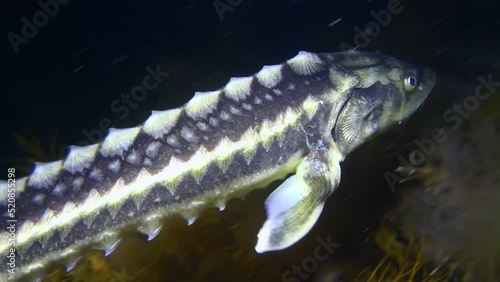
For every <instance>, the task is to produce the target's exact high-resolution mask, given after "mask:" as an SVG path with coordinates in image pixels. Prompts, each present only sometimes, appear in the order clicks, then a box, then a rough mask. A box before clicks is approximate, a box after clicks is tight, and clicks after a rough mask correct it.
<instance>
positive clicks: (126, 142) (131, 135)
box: [99, 126, 141, 158]
mask: <svg viewBox="0 0 500 282" xmlns="http://www.w3.org/2000/svg"><path fill="white" fill-rule="evenodd" d="M139 131H141V127H140V126H137V127H131V128H122V129H117V128H110V129H109V131H108V135H107V136H106V138H105V139H104V142H103V143H102V146H101V149H100V150H99V151H100V153H101V154H102V155H103V156H105V157H108V156H109V157H113V156H120V157H122V158H123V152H125V151H126V150H128V148H129V147H130V146H131V145H132V143H133V142H134V140H135V138H136V137H137V134H139Z"/></svg>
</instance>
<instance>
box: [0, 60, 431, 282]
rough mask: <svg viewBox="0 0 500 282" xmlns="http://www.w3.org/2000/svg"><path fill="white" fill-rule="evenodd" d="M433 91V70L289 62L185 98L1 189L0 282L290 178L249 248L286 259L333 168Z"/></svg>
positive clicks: (332, 181) (317, 208)
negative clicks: (12, 226) (12, 261)
mask: <svg viewBox="0 0 500 282" xmlns="http://www.w3.org/2000/svg"><path fill="white" fill-rule="evenodd" d="M435 81H436V78H435V74H434V72H433V71H432V70H430V69H428V68H425V67H417V66H414V65H411V64H408V63H405V62H402V61H400V60H397V59H394V58H392V57H388V56H385V55H383V54H380V53H378V52H361V51H348V52H340V53H309V52H299V54H298V55H297V56H295V57H294V58H292V59H290V60H288V61H286V62H284V63H282V64H278V65H270V66H264V67H263V68H262V70H260V71H259V72H258V73H256V74H254V75H252V76H249V77H240V78H231V79H230V81H229V82H228V83H227V84H226V85H225V86H224V87H222V88H221V89H219V90H216V91H211V92H196V93H195V94H194V97H193V98H192V99H191V100H189V101H188V102H187V103H186V104H185V105H184V106H182V107H180V108H177V109H170V110H166V111H152V113H151V116H150V117H149V118H148V119H147V120H146V121H145V122H144V123H143V124H141V125H139V126H136V127H133V128H125V129H109V132H108V134H107V136H106V137H105V139H104V140H103V141H102V142H101V143H99V144H94V145H90V146H82V147H78V146H70V148H69V153H68V154H67V156H66V157H65V159H64V160H59V161H55V162H50V163H36V166H35V168H34V170H33V172H32V174H31V175H29V176H27V177H24V178H20V179H18V180H17V181H16V182H15V185H12V182H7V181H2V182H1V183H0V205H1V207H2V209H4V210H6V209H7V203H8V200H9V198H12V197H14V195H13V194H12V191H13V190H12V189H15V199H16V200H15V208H16V210H17V211H18V213H16V218H15V220H17V230H16V232H15V234H16V238H15V241H14V242H15V243H14V244H15V245H13V243H12V242H13V241H9V235H10V233H9V232H8V231H6V230H5V229H3V230H2V232H1V234H0V236H1V237H0V253H1V254H2V261H3V263H2V265H1V272H2V273H1V275H2V277H0V278H2V279H1V280H2V281H5V279H8V278H12V277H11V275H9V273H8V271H7V263H8V258H6V254H7V253H8V251H9V250H10V249H11V248H15V250H16V254H17V261H16V276H15V278H21V277H31V278H35V279H36V278H38V277H43V275H45V273H44V266H45V265H47V264H49V263H54V262H56V263H61V264H70V263H71V262H73V261H75V259H77V258H78V257H80V256H81V255H82V253H83V251H84V250H88V249H101V250H103V251H105V252H106V255H107V254H109V253H111V252H112V251H113V250H114V249H115V247H116V246H117V244H118V243H119V242H120V239H121V236H122V235H123V234H122V233H123V231H124V230H130V229H131V228H135V229H137V230H138V232H141V233H144V234H146V235H147V236H148V240H152V239H153V238H154V237H155V236H156V235H157V234H158V232H159V231H160V230H161V228H162V224H161V222H162V219H163V218H165V217H166V216H169V215H172V214H180V215H182V216H183V217H184V218H186V220H188V222H189V223H192V221H194V219H196V217H197V215H198V214H199V213H200V211H201V210H202V209H204V208H207V207H214V206H215V207H224V206H225V204H226V202H227V201H228V200H230V199H232V198H235V197H243V196H245V195H246V194H247V193H249V192H250V191H251V190H254V189H256V188H263V187H266V185H267V184H269V183H270V182H272V181H274V180H277V179H283V178H285V177H286V176H288V175H291V176H289V177H288V178H287V179H286V180H285V181H284V182H282V184H281V185H280V186H279V187H278V188H277V189H276V190H275V191H274V192H272V193H271V194H270V196H269V197H268V198H267V200H266V201H265V209H266V214H267V219H266V221H265V222H264V224H263V227H262V228H261V230H260V231H259V233H258V235H257V237H258V239H257V244H256V246H255V251H256V252H258V253H264V252H269V251H277V250H281V249H285V248H287V247H289V246H291V245H293V244H294V243H296V242H297V241H298V240H300V239H301V238H302V237H304V236H305V235H306V234H307V233H308V231H309V230H310V229H311V228H312V227H313V225H314V224H315V222H316V221H317V219H318V217H319V216H320V214H321V211H322V209H323V206H324V204H325V200H326V199H327V198H328V197H329V196H330V195H331V194H332V193H333V192H334V190H335V188H336V187H337V186H338V184H339V181H340V166H339V163H340V162H341V161H343V160H344V158H345V156H346V155H347V154H348V153H349V152H351V151H352V150H354V149H355V148H356V147H358V146H359V145H361V144H362V143H363V142H364V141H365V140H366V139H367V138H369V137H371V136H373V135H374V134H375V133H378V132H380V131H382V130H384V129H386V128H387V127H389V126H390V125H392V124H395V123H401V122H402V121H403V120H405V119H407V118H408V117H409V116H410V115H411V114H412V113H413V112H415V110H416V109H417V108H418V107H419V106H420V105H421V104H422V102H423V101H424V100H425V98H426V97H427V95H428V94H429V93H430V92H431V89H432V88H433V87H434V84H435ZM9 189H10V190H9ZM11 207H12V206H10V207H9V208H11Z"/></svg>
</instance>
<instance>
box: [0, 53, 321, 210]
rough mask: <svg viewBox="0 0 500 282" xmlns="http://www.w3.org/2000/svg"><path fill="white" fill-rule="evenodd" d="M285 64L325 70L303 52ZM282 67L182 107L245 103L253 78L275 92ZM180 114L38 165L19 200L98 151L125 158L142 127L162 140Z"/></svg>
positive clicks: (1, 186) (195, 111) (207, 109)
mask: <svg viewBox="0 0 500 282" xmlns="http://www.w3.org/2000/svg"><path fill="white" fill-rule="evenodd" d="M286 64H287V65H288V66H289V67H290V68H291V69H292V70H293V71H294V72H295V73H297V74H299V75H311V74H314V73H316V72H318V71H320V70H322V69H323V67H324V62H323V60H322V59H321V58H320V57H319V56H318V55H316V54H314V53H308V52H303V51H301V52H299V54H298V55H297V56H295V57H294V58H292V59H290V60H288V61H287V62H286ZM282 68H283V65H282V64H278V65H271V66H264V67H263V68H262V70H261V71H259V72H258V73H257V74H255V75H254V76H250V77H241V78H231V79H230V81H229V83H228V84H226V86H225V87H224V88H223V89H221V90H218V91H210V92H196V93H195V95H194V97H193V98H192V99H191V100H190V101H188V103H187V104H186V105H185V106H184V107H183V109H184V112H185V114H186V115H187V116H189V117H191V118H194V119H195V118H199V117H203V116H206V115H207V114H210V113H211V112H212V111H213V110H214V109H215V108H216V107H217V103H218V101H219V95H221V93H222V90H223V91H224V94H225V96H226V97H228V98H230V99H233V100H235V101H237V102H239V101H241V100H244V99H245V98H246V97H248V96H249V95H250V86H251V83H252V81H253V79H254V78H255V79H257V81H258V82H259V83H260V84H261V85H263V86H265V87H267V88H269V89H272V88H273V87H275V86H276V85H277V84H278V83H279V82H280V81H281V80H282ZM181 112H182V108H177V109H171V110H166V111H153V112H152V114H151V116H150V117H149V118H148V119H147V120H146V122H145V123H144V124H143V125H142V126H138V127H133V128H125V129H115V128H110V129H109V132H108V134H107V136H106V138H105V139H104V141H103V142H102V145H101V146H100V147H99V144H94V145H89V146H70V152H69V154H68V155H67V157H66V159H65V160H64V161H62V160H59V161H55V162H49V163H36V166H35V169H34V171H33V173H32V174H31V175H30V176H29V177H28V178H27V179H26V178H20V179H18V185H17V192H18V193H17V194H16V197H17V196H19V194H20V193H19V192H22V191H23V190H24V187H25V184H26V180H27V184H28V185H31V186H34V187H36V188H38V189H44V188H48V187H50V186H51V185H53V184H54V181H55V180H56V179H57V176H58V174H59V172H60V170H61V169H65V170H67V171H69V172H71V173H74V172H78V171H83V169H86V168H89V166H90V165H91V163H92V161H93V160H94V158H95V156H96V154H97V152H98V151H99V153H101V154H102V155H103V156H116V155H118V156H120V155H122V154H123V152H124V151H125V150H126V149H127V148H128V147H129V146H130V145H131V144H132V143H133V141H134V140H135V137H136V136H137V134H138V133H139V132H140V131H141V128H142V130H143V131H144V132H145V133H147V134H150V135H151V136H152V137H153V138H155V139H159V138H162V137H163V136H165V134H167V133H168V132H169V130H170V129H171V128H172V127H174V126H175V124H176V121H177V119H178V118H179V116H180V114H181ZM6 199H7V182H6V181H0V200H2V202H3V203H5V200H6Z"/></svg>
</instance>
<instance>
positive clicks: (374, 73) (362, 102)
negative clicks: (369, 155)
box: [332, 51, 436, 153]
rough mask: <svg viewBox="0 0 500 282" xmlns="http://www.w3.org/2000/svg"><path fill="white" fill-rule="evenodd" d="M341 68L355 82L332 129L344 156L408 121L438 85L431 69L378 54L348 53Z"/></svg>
mask: <svg viewBox="0 0 500 282" xmlns="http://www.w3.org/2000/svg"><path fill="white" fill-rule="evenodd" d="M341 66H342V69H343V71H344V72H345V73H348V75H349V76H351V81H354V82H355V83H353V87H352V88H351V90H350V93H348V94H347V99H346V100H345V101H344V103H343V105H342V107H341V108H340V110H339V112H338V115H337V120H336V122H335V125H334V127H333V130H332V135H333V138H334V140H335V142H336V143H337V145H339V147H340V149H341V151H343V153H348V152H350V151H352V150H353V149H355V148H356V147H358V146H359V145H361V144H362V143H364V142H365V141H366V139H368V138H370V137H372V136H374V135H376V134H378V133H380V132H383V131H384V130H385V129H387V128H389V127H390V126H392V125H393V124H397V123H399V124H401V123H402V122H403V121H404V120H406V119H408V117H410V116H411V115H412V114H413V113H414V112H415V111H416V110H417V109H418V108H419V107H420V106H421V105H422V104H423V102H424V101H425V99H426V98H427V96H428V95H429V93H430V92H431V90H432V89H433V88H434V85H435V83H436V75H435V73H434V71H432V70H431V69H430V68H427V67H424V66H418V65H413V64H409V63H406V62H403V61H400V60H398V59H395V58H392V57H388V56H385V55H383V54H380V53H376V52H359V51H356V52H348V55H346V56H345V59H344V61H343V63H342V65H341Z"/></svg>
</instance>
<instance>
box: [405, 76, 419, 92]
mask: <svg viewBox="0 0 500 282" xmlns="http://www.w3.org/2000/svg"><path fill="white" fill-rule="evenodd" d="M416 88H417V78H416V77H414V76H408V77H407V78H405V90H406V91H413V90H415V89H416Z"/></svg>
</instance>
